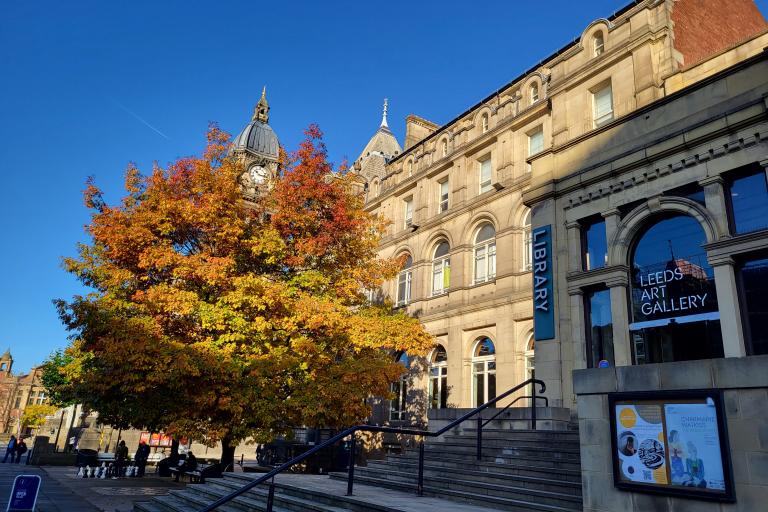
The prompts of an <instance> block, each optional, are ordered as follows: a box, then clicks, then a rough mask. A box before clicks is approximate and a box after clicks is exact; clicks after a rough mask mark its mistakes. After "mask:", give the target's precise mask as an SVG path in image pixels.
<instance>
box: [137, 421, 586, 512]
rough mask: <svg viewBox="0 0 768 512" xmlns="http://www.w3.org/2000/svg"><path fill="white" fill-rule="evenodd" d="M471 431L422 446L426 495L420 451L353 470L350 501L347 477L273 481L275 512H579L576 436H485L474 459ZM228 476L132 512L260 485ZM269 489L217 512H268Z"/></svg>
mask: <svg viewBox="0 0 768 512" xmlns="http://www.w3.org/2000/svg"><path fill="white" fill-rule="evenodd" d="M475 440H476V437H475V431H474V429H464V430H463V431H458V430H455V431H453V432H452V433H449V434H445V435H443V436H441V437H440V438H437V439H434V438H432V439H428V440H427V441H426V443H425V450H424V451H425V457H424V461H425V462H424V496H423V497H418V496H416V481H417V474H418V463H419V459H418V450H415V449H414V450H410V451H409V452H407V453H405V454H402V455H390V456H388V457H387V459H386V460H381V461H369V462H368V465H367V466H366V467H356V468H355V486H354V496H345V493H346V484H347V474H346V473H331V474H330V475H328V476H325V475H293V474H286V475H278V477H277V478H276V480H275V482H276V483H275V501H274V508H273V510H274V512H285V511H311V512H341V511H357V512H364V511H372V512H427V511H430V512H432V511H434V512H454V511H455V512H459V511H467V512H488V511H492V510H496V511H499V510H501V511H512V512H518V511H520V512H523V511H524V512H575V511H581V510H582V499H581V472H580V462H579V434H578V432H576V431H551V430H550V431H546V430H536V431H533V430H511V431H510V430H501V429H484V431H483V457H482V459H481V460H479V461H478V460H476V458H475V453H476V452H475V450H476V445H475ZM258 476H259V475H258V474H249V473H230V474H227V475H226V476H225V477H224V478H221V479H211V480H208V482H207V483H206V484H202V485H188V486H187V487H186V489H184V490H181V491H171V493H170V494H169V495H167V496H159V497H156V498H154V499H153V500H152V501H151V502H146V503H138V504H136V506H135V508H134V511H135V512H192V511H197V510H200V509H201V508H202V507H203V506H205V505H206V504H208V503H211V502H212V501H214V500H215V499H218V498H220V497H221V496H224V495H226V494H228V493H229V492H232V491H234V490H236V489H238V488H239V487H241V486H242V485H244V484H245V483H247V482H249V481H252V480H253V479H254V478H257V477H258ZM266 497H267V486H266V485H264V486H260V488H257V489H252V490H251V491H249V492H247V493H245V494H243V495H242V496H241V497H238V498H236V499H235V500H233V501H231V502H230V503H229V504H227V505H225V506H222V507H220V508H219V509H218V510H220V511H221V512H243V511H266Z"/></svg>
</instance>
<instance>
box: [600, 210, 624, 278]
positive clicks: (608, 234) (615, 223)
mask: <svg viewBox="0 0 768 512" xmlns="http://www.w3.org/2000/svg"><path fill="white" fill-rule="evenodd" d="M601 215H602V217H603V219H604V220H605V240H606V242H607V244H606V245H607V247H606V249H607V250H608V265H618V264H623V263H624V262H622V261H611V250H610V248H611V244H612V243H613V239H614V238H615V237H616V232H617V231H618V230H619V223H620V222H621V215H620V214H619V210H617V209H616V208H613V209H611V210H607V211H604V212H603V213H602V214H601Z"/></svg>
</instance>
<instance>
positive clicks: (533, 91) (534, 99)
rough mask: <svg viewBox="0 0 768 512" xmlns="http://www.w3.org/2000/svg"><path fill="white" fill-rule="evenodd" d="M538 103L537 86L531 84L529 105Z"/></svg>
mask: <svg viewBox="0 0 768 512" xmlns="http://www.w3.org/2000/svg"><path fill="white" fill-rule="evenodd" d="M537 101H539V84H535V83H534V84H531V103H535V102H537Z"/></svg>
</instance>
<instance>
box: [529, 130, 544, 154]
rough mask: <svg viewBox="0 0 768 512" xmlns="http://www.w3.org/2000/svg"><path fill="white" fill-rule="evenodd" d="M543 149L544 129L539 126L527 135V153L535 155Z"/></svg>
mask: <svg viewBox="0 0 768 512" xmlns="http://www.w3.org/2000/svg"><path fill="white" fill-rule="evenodd" d="M542 149H544V131H543V130H542V129H541V128H539V129H538V130H536V131H535V132H533V133H532V134H530V135H529V136H528V154H529V155H535V154H536V153H538V152H539V151H541V150H542Z"/></svg>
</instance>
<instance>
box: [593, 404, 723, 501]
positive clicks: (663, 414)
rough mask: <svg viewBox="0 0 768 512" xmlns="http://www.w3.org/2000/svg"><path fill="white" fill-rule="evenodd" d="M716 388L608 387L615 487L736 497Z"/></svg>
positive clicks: (708, 497) (717, 498) (713, 497)
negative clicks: (646, 389) (620, 389)
mask: <svg viewBox="0 0 768 512" xmlns="http://www.w3.org/2000/svg"><path fill="white" fill-rule="evenodd" d="M722 403H723V399H722V392H721V391H720V390H691V391H659V392H642V393H610V394H609V395H608V407H609V410H610V425H611V445H612V453H613V480H614V485H615V486H616V487H617V488H619V489H624V490H631V491H635V492H649V493H655V494H665V495H670V496H684V497H690V498H699V499H706V500H714V501H724V502H733V501H735V500H736V497H735V493H734V487H733V476H732V469H731V460H730V451H729V448H728V433H727V427H726V421H725V413H724V410H723V406H722Z"/></svg>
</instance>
